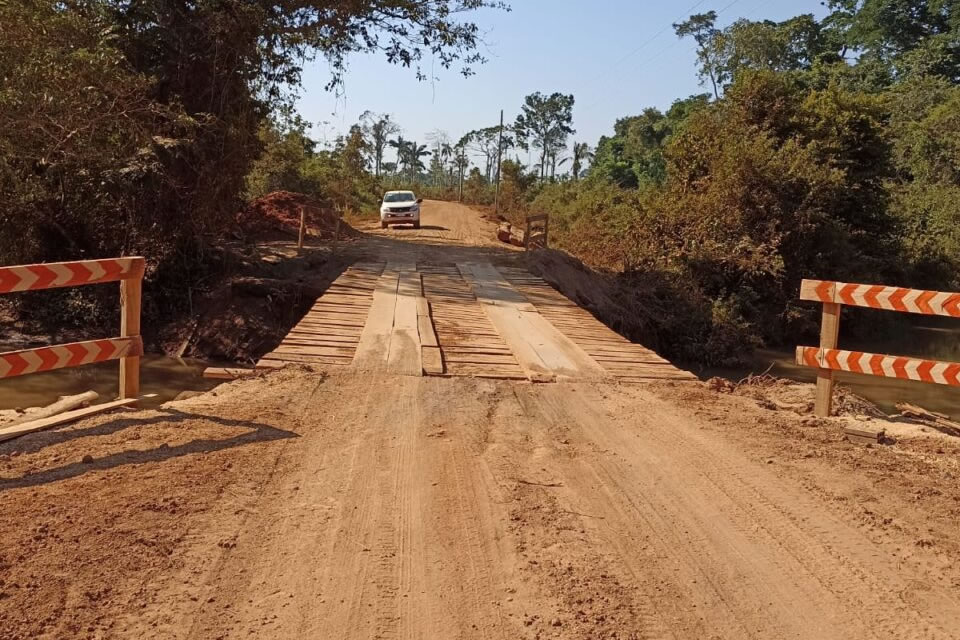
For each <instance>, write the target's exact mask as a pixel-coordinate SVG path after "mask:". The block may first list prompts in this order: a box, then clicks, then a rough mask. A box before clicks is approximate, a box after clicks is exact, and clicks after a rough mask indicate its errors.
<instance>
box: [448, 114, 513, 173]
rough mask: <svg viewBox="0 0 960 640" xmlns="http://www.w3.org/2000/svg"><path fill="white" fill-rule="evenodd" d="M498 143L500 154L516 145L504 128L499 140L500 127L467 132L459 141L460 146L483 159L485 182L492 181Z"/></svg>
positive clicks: (507, 130)
mask: <svg viewBox="0 0 960 640" xmlns="http://www.w3.org/2000/svg"><path fill="white" fill-rule="evenodd" d="M498 142H499V143H500V154H499V155H501V156H502V155H503V153H506V152H507V151H508V150H509V149H512V148H513V147H514V146H515V145H516V141H515V138H514V137H513V135H512V134H511V130H510V128H509V127H504V132H503V138H502V140H501V138H500V125H494V126H492V127H484V128H482V129H475V130H473V131H470V132H468V133H467V134H465V135H464V136H463V138H461V139H460V144H462V145H464V146H466V147H467V148H468V149H469V150H470V151H472V152H473V153H478V154H480V155H482V156H483V158H484V172H483V175H484V177H485V178H486V180H487V182H491V181H493V180H494V178H495V175H494V172H495V170H496V164H497V156H498V153H497V143H498Z"/></svg>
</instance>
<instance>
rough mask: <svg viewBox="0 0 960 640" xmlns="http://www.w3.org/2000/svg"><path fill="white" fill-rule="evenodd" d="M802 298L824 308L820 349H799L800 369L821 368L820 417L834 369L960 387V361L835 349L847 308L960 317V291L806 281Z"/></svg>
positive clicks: (827, 403) (828, 404)
mask: <svg viewBox="0 0 960 640" xmlns="http://www.w3.org/2000/svg"><path fill="white" fill-rule="evenodd" d="M800 299H801V300H809V301H813V302H820V303H822V304H823V315H822V318H821V325H820V347H819V348H818V347H797V354H796V358H797V360H796V362H797V364H798V365H800V366H806V367H812V368H815V369H816V370H817V398H816V405H815V412H816V414H817V415H818V416H821V417H826V416H828V415H830V410H831V403H832V398H833V372H834V371H847V372H850V373H858V374H864V375H872V376H880V377H884V378H899V379H901V380H914V381H917V382H929V383H933V384H945V385H950V386H960V363H953V362H938V361H936V360H923V359H920V358H906V357H902V356H889V355H884V354H877V353H866V352H862V351H845V350H843V349H837V338H838V335H839V331H840V308H841V307H842V306H843V305H847V306H854V307H865V308H868V309H883V310H886V311H898V312H901V313H919V314H925V315H937V316H950V317H954V318H960V293H950V292H944V291H925V290H922V289H905V288H903V287H888V286H884V285H868V284H852V283H848V282H831V281H826V280H804V281H803V283H802V284H801V286H800Z"/></svg>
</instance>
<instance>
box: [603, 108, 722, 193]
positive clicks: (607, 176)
mask: <svg viewBox="0 0 960 640" xmlns="http://www.w3.org/2000/svg"><path fill="white" fill-rule="evenodd" d="M708 101H709V97H708V96H707V95H699V96H691V97H689V98H687V99H685V100H678V101H676V102H674V103H673V106H671V107H670V109H669V111H667V113H666V114H663V113H661V112H660V111H659V110H658V109H645V110H644V112H643V114H642V115H639V116H633V117H629V118H622V119H620V120H618V121H617V123H616V124H615V125H614V127H613V131H614V135H613V137H606V136H604V137H602V138H600V142H599V143H597V151H596V153H595V155H594V159H593V164H592V166H591V169H590V175H591V176H592V177H595V178H597V179H600V180H604V181H608V182H612V183H614V184H617V185H619V186H621V187H623V188H638V187H640V186H646V185H659V184H662V183H663V181H664V180H665V179H666V161H665V160H664V157H663V150H664V147H665V146H666V144H667V141H668V140H669V138H670V137H671V136H672V135H673V134H674V132H676V131H679V130H680V129H681V128H682V127H683V124H684V123H685V122H686V120H687V118H689V117H690V114H691V113H693V112H694V111H696V110H697V109H698V108H700V107H703V106H705V105H707V104H708Z"/></svg>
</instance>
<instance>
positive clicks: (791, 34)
mask: <svg viewBox="0 0 960 640" xmlns="http://www.w3.org/2000/svg"><path fill="white" fill-rule="evenodd" d="M722 40H723V44H724V46H723V49H722V51H720V52H719V53H718V55H719V56H720V60H719V61H718V64H719V66H720V67H721V68H722V69H723V75H724V76H725V77H727V78H729V79H730V80H733V79H735V78H736V77H737V74H738V73H740V72H741V71H745V70H748V69H754V70H763V71H805V70H808V69H810V68H811V67H812V66H813V64H814V62H815V61H816V60H818V59H819V58H821V56H824V55H827V54H833V53H834V52H832V51H830V49H829V44H828V41H827V38H826V37H825V35H824V34H823V28H822V26H821V25H820V23H818V22H817V21H816V19H814V17H813V16H812V15H810V14H806V15H802V16H797V17H795V18H791V19H789V20H786V21H784V22H779V23H777V22H772V21H770V20H764V21H762V22H752V21H750V20H737V21H736V22H734V23H733V24H732V25H730V26H729V27H727V28H726V29H724V30H723V37H722ZM830 59H831V60H839V56H837V55H832V56H831V57H830Z"/></svg>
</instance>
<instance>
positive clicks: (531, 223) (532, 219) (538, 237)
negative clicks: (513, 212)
mask: <svg viewBox="0 0 960 640" xmlns="http://www.w3.org/2000/svg"><path fill="white" fill-rule="evenodd" d="M549 228H550V216H548V215H547V214H542V215H539V216H527V232H526V233H525V234H524V235H523V248H524V249H526V250H527V251H530V249H546V248H547V241H548V237H547V236H548V232H549ZM535 231H536V232H535Z"/></svg>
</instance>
